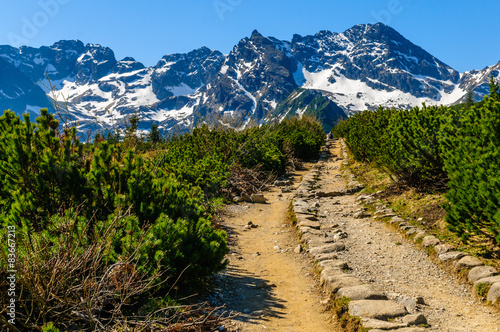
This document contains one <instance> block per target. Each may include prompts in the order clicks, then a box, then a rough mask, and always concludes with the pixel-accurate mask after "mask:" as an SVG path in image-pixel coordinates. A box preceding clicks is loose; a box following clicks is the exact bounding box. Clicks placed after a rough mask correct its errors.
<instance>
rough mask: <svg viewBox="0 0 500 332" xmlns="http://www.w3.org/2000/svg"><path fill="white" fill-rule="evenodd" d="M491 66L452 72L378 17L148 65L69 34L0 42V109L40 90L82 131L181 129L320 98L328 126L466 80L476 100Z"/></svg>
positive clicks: (280, 112)
mask: <svg viewBox="0 0 500 332" xmlns="http://www.w3.org/2000/svg"><path fill="white" fill-rule="evenodd" d="M499 66H500V63H499V64H497V65H495V66H491V67H487V68H485V69H483V70H481V71H471V72H466V73H463V74H461V73H458V72H457V71H456V70H454V69H452V68H450V67H449V66H447V65H446V64H444V63H443V62H441V61H440V60H438V59H436V58H435V57H433V56H432V55H430V54H429V53H427V52H426V51H425V50H423V49H422V48H420V47H418V46H416V45H414V44H413V43H411V42H410V41H409V40H407V39H406V38H404V37H403V36H401V35H400V34H399V33H398V32H397V31H396V30H394V29H392V28H390V27H388V26H386V25H383V24H380V23H379V24H375V25H370V24H368V25H357V26H355V27H353V28H351V29H349V30H347V31H345V32H343V33H334V32H329V31H320V32H318V33H317V34H315V35H314V36H299V35H294V36H293V38H292V40H291V41H283V40H278V39H276V38H273V37H264V36H262V35H261V34H260V33H259V32H258V31H254V32H253V33H252V35H251V36H250V37H248V38H243V39H242V40H241V41H240V42H239V43H238V44H237V45H235V46H234V48H233V49H232V51H231V52H230V53H229V54H228V55H223V54H222V53H220V52H218V51H214V50H210V49H208V48H206V47H202V48H199V49H197V50H193V51H191V52H189V53H186V54H170V55H165V56H164V57H163V58H162V59H161V60H160V61H159V62H158V63H157V64H156V65H155V66H152V67H145V66H144V65H143V64H141V63H140V62H137V61H135V59H133V58H130V57H127V58H124V59H123V60H120V61H117V60H116V58H115V56H114V53H113V51H112V50H111V49H109V48H107V47H104V46H101V45H95V44H87V45H84V44H83V43H82V42H80V41H60V42H57V43H55V44H54V45H52V46H50V47H45V46H44V47H40V48H31V47H21V48H13V47H10V46H0V108H3V109H7V108H11V109H12V110H14V111H16V112H18V113H22V112H25V111H26V110H28V111H31V112H35V113H36V110H37V109H39V108H41V107H49V108H51V97H52V98H55V99H57V100H58V101H59V102H61V101H63V100H65V101H67V102H68V108H69V111H70V116H71V118H72V119H73V120H74V121H76V122H77V124H78V126H79V129H80V130H82V131H92V132H96V131H99V130H101V131H106V130H113V129H114V128H115V127H117V126H122V125H124V123H125V122H126V119H127V118H128V117H129V116H131V115H132V114H135V113H137V114H138V115H139V116H140V118H141V126H140V129H143V130H147V129H149V128H150V126H151V124H152V123H153V122H157V123H158V124H159V126H160V128H161V129H163V130H166V131H168V130H174V129H175V130H180V131H183V130H187V129H189V128H191V127H192V126H194V125H196V124H199V123H202V122H206V121H208V122H210V121H217V122H222V123H224V124H226V125H231V126H233V127H241V126H245V125H247V124H249V123H256V124H259V123H263V122H266V121H272V120H273V119H281V118H283V117H285V116H288V115H289V114H293V113H301V112H302V110H305V109H309V111H308V112H306V114H308V113H311V112H312V108H310V107H309V106H310V104H308V103H311V102H312V100H314V104H315V105H320V104H321V105H328V107H319V109H320V110H321V111H316V113H317V114H315V115H316V116H319V117H320V118H322V119H327V118H328V119H329V120H328V126H330V125H331V124H332V121H335V120H334V119H337V118H338V119H340V118H342V117H343V116H345V115H344V114H342V112H344V113H347V114H350V113H353V112H357V111H363V110H367V109H374V108H377V107H379V106H386V107H398V108H408V107H413V106H418V105H420V104H421V103H422V102H426V103H427V104H452V103H455V102H457V101H460V100H461V99H462V98H463V97H464V96H465V94H466V92H467V90H468V89H473V90H474V91H475V96H476V98H478V99H480V98H482V96H483V95H484V94H485V93H487V92H488V85H487V84H488V81H489V76H490V75H491V74H493V75H495V76H496V77H498V76H500V75H499V69H498V67H499ZM50 87H52V89H51V88H50ZM304 89H305V90H308V92H307V93H305V94H304ZM299 93H301V94H302V97H300V98H294V96H295V97H296V96H297V95H299ZM306 96H307V98H305V97H306ZM308 107H309V108H308ZM317 108H318V107H316V109H317ZM339 110H341V111H340V113H339ZM322 112H326V113H324V114H323V113H322ZM332 112H333V113H332ZM313 113H314V112H313ZM328 126H327V127H328Z"/></svg>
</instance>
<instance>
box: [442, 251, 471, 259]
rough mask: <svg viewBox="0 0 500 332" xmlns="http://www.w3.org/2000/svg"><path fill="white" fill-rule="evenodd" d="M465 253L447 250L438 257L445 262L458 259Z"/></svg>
mask: <svg viewBox="0 0 500 332" xmlns="http://www.w3.org/2000/svg"><path fill="white" fill-rule="evenodd" d="M464 256H465V254H464V253H463V252H460V251H449V252H445V253H444V254H441V255H439V256H438V258H439V259H440V260H442V261H443V262H446V261H451V260H453V261H456V260H457V259H460V258H462V257H464Z"/></svg>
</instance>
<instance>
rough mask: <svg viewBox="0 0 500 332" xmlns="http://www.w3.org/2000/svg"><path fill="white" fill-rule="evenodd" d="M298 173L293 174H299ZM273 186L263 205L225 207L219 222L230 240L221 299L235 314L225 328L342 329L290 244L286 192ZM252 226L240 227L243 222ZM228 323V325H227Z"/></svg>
mask: <svg viewBox="0 0 500 332" xmlns="http://www.w3.org/2000/svg"><path fill="white" fill-rule="evenodd" d="M299 176H300V174H297V177H299ZM280 192H281V190H279V189H276V188H274V189H273V190H271V191H270V192H267V193H266V194H265V196H266V198H267V200H268V204H251V203H243V204H240V205H233V206H230V207H229V208H228V209H227V210H226V213H227V214H228V215H229V216H228V217H227V218H225V219H226V220H225V222H224V224H225V225H226V230H227V231H228V235H229V239H230V242H231V249H232V250H231V253H230V254H229V255H228V256H229V260H230V264H229V266H228V268H227V269H226V271H225V272H224V273H222V274H220V275H219V276H218V284H219V285H220V288H219V289H218V290H217V292H218V296H219V297H220V300H222V302H224V303H225V304H226V306H227V308H228V309H229V310H232V311H234V312H236V313H239V314H240V316H239V317H238V318H237V319H235V320H234V321H233V322H232V323H231V324H226V327H227V329H228V331H263V330H266V331H287V332H293V331H297V332H299V331H318V332H321V331H341V330H340V329H338V328H336V327H335V325H334V323H333V322H332V315H333V313H331V312H327V311H326V310H325V307H326V302H327V296H326V295H325V294H324V293H322V292H321V291H320V290H319V287H318V284H317V279H318V278H316V275H315V272H314V268H313V265H312V264H311V262H310V261H309V260H308V259H307V258H306V256H304V255H303V254H297V253H295V252H294V249H295V248H296V247H297V246H298V243H299V242H298V240H297V238H296V237H295V235H294V232H293V229H292V227H291V225H290V224H289V222H288V220H287V219H288V207H289V204H290V198H291V194H289V193H284V194H280ZM249 221H251V222H252V223H253V224H255V225H257V226H258V227H257V228H249V229H245V226H246V225H248V222H249ZM228 325H229V326H228Z"/></svg>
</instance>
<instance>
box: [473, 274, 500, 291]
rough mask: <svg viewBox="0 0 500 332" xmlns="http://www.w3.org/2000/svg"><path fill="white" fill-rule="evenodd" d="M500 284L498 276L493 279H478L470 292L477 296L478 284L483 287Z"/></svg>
mask: <svg viewBox="0 0 500 332" xmlns="http://www.w3.org/2000/svg"><path fill="white" fill-rule="evenodd" d="M499 282H500V276H494V277H487V278H482V279H479V280H478V281H476V282H475V283H474V286H473V287H472V291H473V293H474V294H477V291H478V288H479V285H480V284H483V285H493V284H496V283H499Z"/></svg>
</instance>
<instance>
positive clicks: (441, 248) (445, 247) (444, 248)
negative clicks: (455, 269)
mask: <svg viewBox="0 0 500 332" xmlns="http://www.w3.org/2000/svg"><path fill="white" fill-rule="evenodd" d="M452 250H455V247H454V246H452V245H451V244H448V243H443V244H438V245H437V246H435V247H434V251H435V252H436V254H438V255H441V254H444V253H447V252H449V251H452Z"/></svg>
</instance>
